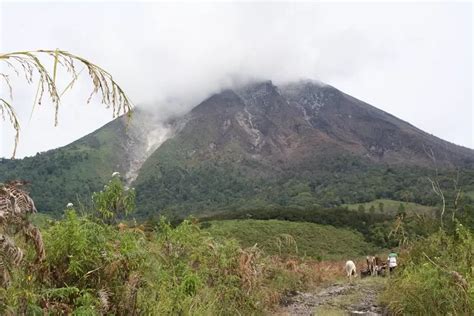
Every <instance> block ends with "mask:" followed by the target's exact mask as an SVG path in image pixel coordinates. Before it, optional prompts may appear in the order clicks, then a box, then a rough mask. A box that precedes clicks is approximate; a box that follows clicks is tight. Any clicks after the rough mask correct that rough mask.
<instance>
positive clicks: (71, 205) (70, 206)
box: [66, 202, 74, 208]
mask: <svg viewBox="0 0 474 316" xmlns="http://www.w3.org/2000/svg"><path fill="white" fill-rule="evenodd" d="M73 206H74V204H72V203H71V202H69V203H68V204H67V205H66V207H67V208H72V207H73Z"/></svg>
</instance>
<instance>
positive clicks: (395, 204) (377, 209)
mask: <svg viewBox="0 0 474 316" xmlns="http://www.w3.org/2000/svg"><path fill="white" fill-rule="evenodd" d="M342 206H343V207H347V208H348V209H349V210H361V209H362V210H364V211H366V212H368V213H372V212H373V213H384V214H391V215H394V214H397V213H398V212H399V211H404V212H407V213H409V214H412V213H417V214H426V215H432V214H433V213H434V212H435V211H436V208H435V207H433V206H426V205H421V204H418V203H413V202H403V201H396V200H389V199H377V200H374V201H370V202H366V203H354V204H344V205H342Z"/></svg>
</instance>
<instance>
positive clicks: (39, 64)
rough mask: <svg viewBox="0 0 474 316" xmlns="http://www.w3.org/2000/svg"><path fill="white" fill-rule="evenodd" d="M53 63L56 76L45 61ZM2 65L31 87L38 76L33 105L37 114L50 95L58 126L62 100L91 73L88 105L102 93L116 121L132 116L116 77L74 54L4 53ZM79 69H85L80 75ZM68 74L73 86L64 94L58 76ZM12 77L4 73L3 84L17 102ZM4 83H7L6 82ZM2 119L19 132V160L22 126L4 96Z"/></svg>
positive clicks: (1, 75) (0, 75)
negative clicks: (84, 74) (59, 88)
mask: <svg viewBox="0 0 474 316" xmlns="http://www.w3.org/2000/svg"><path fill="white" fill-rule="evenodd" d="M51 58H52V61H53V70H52V72H50V71H48V70H47V69H46V66H45V64H44V60H45V59H51ZM0 62H4V63H5V64H6V65H7V69H8V70H9V71H10V72H12V73H13V74H15V75H16V76H18V77H19V76H23V77H24V78H25V80H26V82H27V83H29V84H32V83H34V82H35V81H36V76H38V80H37V82H38V87H37V91H36V97H35V100H34V102H33V110H34V108H35V106H36V105H38V106H39V105H41V102H42V100H43V97H44V95H45V94H47V95H49V97H50V99H51V102H52V103H53V105H54V107H55V118H54V122H55V126H56V125H57V124H58V111H59V105H60V99H61V96H62V95H63V94H64V93H65V92H66V91H67V90H69V89H71V88H72V87H73V86H74V83H75V82H76V81H77V79H78V77H79V75H80V74H81V72H82V70H84V69H87V71H88V73H89V77H90V79H91V81H92V86H93V88H92V92H91V95H90V96H89V98H88V99H87V102H88V103H89V101H90V100H91V97H92V96H93V95H95V94H98V93H100V95H101V97H102V99H101V101H102V103H103V104H105V106H106V107H107V108H112V113H113V116H114V117H116V116H118V115H120V114H121V113H123V114H125V113H129V114H131V110H132V103H131V101H130V100H129V98H128V97H127V96H126V94H125V93H124V91H123V90H122V88H121V87H120V86H119V85H118V84H117V83H116V82H115V80H114V79H113V78H112V75H111V74H110V73H108V72H107V71H106V70H104V69H102V68H101V67H99V66H97V65H95V64H93V63H92V62H90V61H88V60H87V59H85V58H82V57H80V56H77V55H74V54H71V53H69V52H67V51H63V50H58V49H56V50H36V51H20V52H12V53H0ZM78 66H82V69H81V70H79V71H78V68H77V67H78ZM59 67H61V68H62V69H64V70H66V72H67V74H68V75H69V78H70V82H69V84H67V85H66V87H65V88H64V90H62V91H59V90H58V86H57V82H56V76H57V72H58V68H59ZM9 76H10V74H9V73H0V81H3V82H4V83H5V85H6V86H7V87H8V94H9V99H10V100H13V87H12V85H11V81H10V77H9ZM2 79H3V80H2ZM0 115H1V116H2V118H3V120H5V121H6V120H8V121H9V122H10V123H11V125H12V127H13V128H14V129H15V131H16V133H15V145H14V149H13V155H12V156H13V157H15V153H16V149H17V145H18V141H19V135H20V123H19V121H18V117H17V116H16V113H15V110H14V106H13V105H12V104H11V103H10V102H8V101H7V97H5V96H1V95H0Z"/></svg>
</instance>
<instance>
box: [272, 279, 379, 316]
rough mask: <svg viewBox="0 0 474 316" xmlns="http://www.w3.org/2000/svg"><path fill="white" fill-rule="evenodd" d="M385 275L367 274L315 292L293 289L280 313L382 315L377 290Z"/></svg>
mask: <svg viewBox="0 0 474 316" xmlns="http://www.w3.org/2000/svg"><path fill="white" fill-rule="evenodd" d="M385 283H386V280H385V279H384V278H366V279H363V280H357V281H355V282H354V284H348V283H347V282H345V283H344V282H340V283H335V284H332V285H329V286H326V287H323V288H320V289H317V290H316V291H314V292H295V293H290V295H288V296H287V297H286V298H285V299H284V300H283V302H282V307H281V309H280V310H279V311H278V312H277V313H276V314H277V315H370V316H374V315H382V314H383V308H382V306H379V305H378V303H377V293H379V292H380V291H381V290H383V288H384V287H385Z"/></svg>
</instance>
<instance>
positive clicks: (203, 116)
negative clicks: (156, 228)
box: [0, 80, 474, 216]
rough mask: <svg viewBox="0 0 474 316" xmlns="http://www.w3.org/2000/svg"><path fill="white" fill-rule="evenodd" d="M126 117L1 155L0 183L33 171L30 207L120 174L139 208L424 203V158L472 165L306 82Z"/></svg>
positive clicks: (427, 163) (255, 87) (459, 153)
mask: <svg viewBox="0 0 474 316" xmlns="http://www.w3.org/2000/svg"><path fill="white" fill-rule="evenodd" d="M127 126H128V125H127V123H126V122H125V119H124V118H120V119H117V120H115V121H113V122H111V123H109V124H107V125H106V126H104V127H102V128H101V129H99V130H97V131H96V132H93V133H91V134H89V135H87V136H85V137H84V138H82V139H80V140H78V141H76V142H74V143H72V144H70V145H68V146H65V147H63V148H59V149H56V150H52V151H48V152H46V153H42V154H39V155H37V156H35V157H31V158H25V159H23V160H14V161H12V160H7V159H4V160H3V161H2V162H0V175H1V176H0V177H1V179H0V181H1V180H5V179H8V178H15V177H23V178H26V179H30V180H32V181H33V183H34V184H35V187H34V188H32V195H33V196H34V198H35V201H36V200H38V203H37V204H38V208H39V209H41V210H55V209H58V208H59V207H61V206H62V205H65V204H66V203H67V202H69V201H71V200H74V198H75V197H76V195H77V196H78V197H82V196H87V194H89V193H90V191H93V190H97V189H99V188H100V187H101V186H102V185H103V183H104V182H105V181H106V179H107V176H108V175H109V174H111V172H113V171H120V172H121V173H122V174H123V175H124V176H125V177H126V178H127V179H128V181H129V183H130V185H133V186H136V189H137V202H138V208H139V212H140V214H142V215H144V216H145V215H154V214H156V213H157V212H162V211H163V210H167V211H168V212H173V213H179V214H187V213H190V212H212V211H216V210H222V209H239V208H255V207H268V206H272V205H274V206H278V205H280V206H300V207H307V206H313V205H322V206H332V205H338V204H341V203H349V202H361V201H368V200H371V199H375V198H394V199H401V196H402V195H403V196H404V197H405V198H406V196H407V192H410V193H411V195H409V196H410V199H411V200H414V201H418V202H428V203H429V202H430V201H431V200H430V199H433V197H432V196H431V195H430V191H429V188H428V186H427V184H426V183H424V182H423V180H422V178H423V176H426V175H429V174H431V170H432V169H433V168H434V164H436V167H438V168H441V169H443V168H448V169H449V168H462V169H464V170H473V169H474V151H473V150H471V149H468V148H464V147H461V146H457V145H454V144H451V143H449V142H446V141H444V140H441V139H439V138H437V137H434V136H432V135H429V134H427V133H425V132H423V131H421V130H419V129H417V128H416V127H414V126H412V125H410V124H409V123H407V122H404V121H402V120H400V119H398V118H396V117H394V116H393V115H390V114H388V113H386V112H384V111H381V110H379V109H377V108H375V107H373V106H371V105H369V104H367V103H364V102H362V101H360V100H357V99H355V98H353V97H351V96H349V95H347V94H345V93H343V92H341V91H339V90H337V89H336V88H334V87H332V86H329V85H325V84H323V83H320V82H315V81H308V80H306V81H299V82H294V83H289V84H285V85H280V86H276V85H274V84H273V83H272V82H271V81H265V82H255V83H251V84H247V85H245V86H241V87H238V88H234V89H227V90H223V91H221V92H219V93H216V94H214V95H212V96H210V97H209V98H207V99H206V100H204V101H203V102H201V103H200V104H198V105H197V106H195V107H194V108H193V109H192V110H191V111H190V112H189V113H188V114H186V115H185V116H183V117H178V118H175V119H173V120H172V121H170V122H159V121H157V120H154V119H152V115H150V114H149V113H146V112H143V111H137V115H135V118H134V119H133V121H132V123H131V125H130V126H131V127H130V126H129V127H127ZM433 157H434V158H435V162H434V161H433ZM71 175H72V176H73V177H74V179H75V181H66V180H65V177H67V176H69V180H70V176H71ZM66 183H67V186H66ZM425 187H426V188H427V189H424V188H425ZM53 201H54V202H53Z"/></svg>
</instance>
